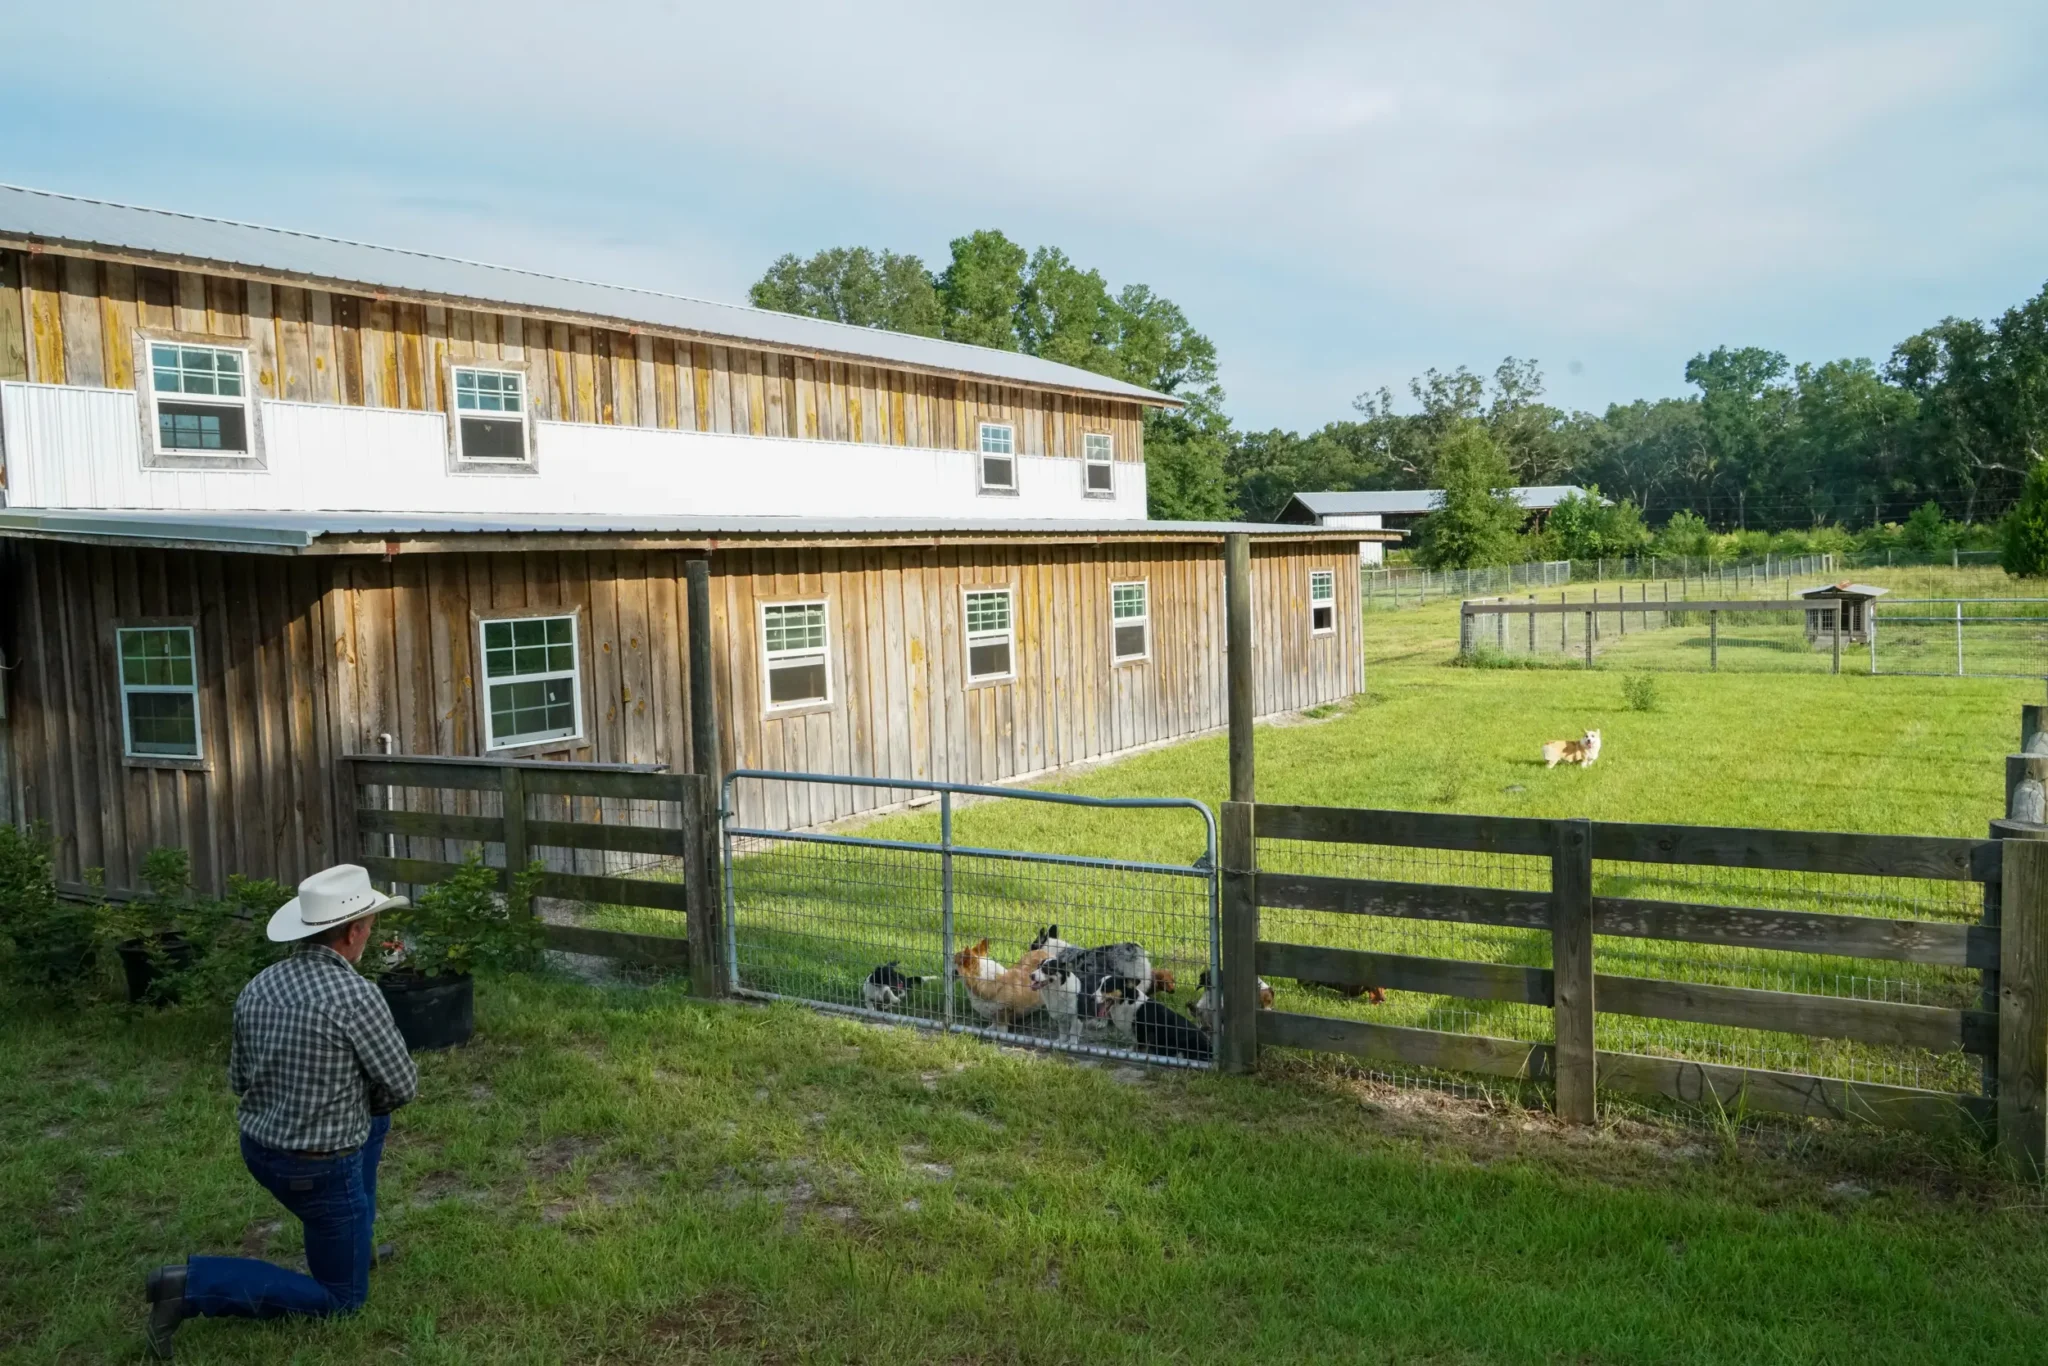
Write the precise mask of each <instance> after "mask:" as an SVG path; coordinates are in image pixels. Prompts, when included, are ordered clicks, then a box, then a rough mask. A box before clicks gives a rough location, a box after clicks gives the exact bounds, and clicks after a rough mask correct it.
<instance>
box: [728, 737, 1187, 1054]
mask: <svg viewBox="0 0 2048 1366" xmlns="http://www.w3.org/2000/svg"><path fill="white" fill-rule="evenodd" d="M737 783H748V784H783V785H789V784H823V785H859V786H866V787H870V788H891V789H900V790H902V791H905V792H908V793H915V794H918V795H919V796H920V797H921V798H923V799H924V800H926V801H929V800H931V799H933V798H935V799H936V805H937V807H938V812H939V838H938V839H937V840H935V841H934V840H918V839H902V838H884V837H881V836H880V835H873V834H862V835H839V834H832V833H827V832H823V831H816V830H809V831H803V830H775V829H766V828H760V827H749V826H745V825H741V824H739V823H737V822H736V821H735V820H734V819H733V818H732V817H731V815H730V814H728V817H727V823H726V826H725V831H724V850H725V887H726V934H727V945H726V952H727V955H728V962H727V971H728V974H729V980H730V982H731V983H732V986H733V989H734V990H735V991H736V992H737V993H738V994H740V995H744V996H754V997H758V998H764V999H777V1000H794V1001H800V1002H803V1003H805V1004H808V1005H811V1006H814V1007H817V1008H820V1009H824V1010H831V1011H836V1012H840V1013H847V1014H854V1015H858V1016H863V1017H866V1018H870V1019H876V1020H887V1021H891V1022H895V1023H904V1024H912V1025H919V1026H923V1027H927V1028H937V1029H944V1030H949V1031H953V1032H960V1033H970V1034H977V1035H981V1036H984V1037H989V1038H994V1039H998V1040H1000V1041H1003V1042H1008V1043H1014V1044H1025V1045H1031V1046H1041V1047H1051V1048H1059V1049H1064V1050H1068V1051H1074V1052H1081V1053H1088V1054H1095V1055H1100V1056H1107V1057H1118V1058H1126V1059H1131V1060H1136V1061H1144V1062H1153V1063H1162V1062H1163V1063H1173V1064H1179V1065H1197V1066H1207V1065H1210V1064H1211V1062H1212V1060H1213V1049H1212V1047H1211V1046H1210V1043H1209V1040H1208V1034H1207V1031H1206V1030H1204V1029H1203V1028H1202V1022H1201V1020H1200V1018H1199V1016H1200V1014H1201V1011H1200V1010H1199V1009H1197V1005H1198V1002H1199V1001H1200V998H1201V996H1202V986H1201V979H1202V978H1203V976H1204V974H1211V975H1212V976H1213V971H1214V969H1215V967H1216V964H1217V942H1216V933H1215V917H1216V873H1215V866H1216V858H1215V854H1216V846H1215V823H1214V820H1213V818H1212V817H1211V816H1210V814H1209V811H1208V809H1207V808H1206V807H1204V806H1203V805H1202V804H1201V803H1199V802H1196V801H1192V800H1186V799H1181V798H1093V797H1078V796H1072V795H1069V794H1065V793H1050V792H1036V791H1031V790H1027V789H1009V788H989V787H977V786H970V785H963V784H942V783H898V782H891V781H888V780H879V779H863V778H852V777H844V776H839V775H821V774H798V773H782V772H772V771H765V770H745V771H741V772H737V773H734V774H731V775H729V776H728V778H727V780H726V790H727V799H726V800H725V802H724V803H723V806H724V808H725V810H726V811H727V812H728V813H731V812H732V811H733V810H734V809H735V807H734V803H733V800H732V795H731V794H732V792H733V789H734V785H735V784H737ZM968 799H973V800H981V801H1007V802H1025V803H1039V804H1043V805H1046V806H1048V807H1051V808H1059V807H1067V808H1078V807H1088V808H1095V809H1097V810H1098V811H1102V810H1108V811H1117V810H1123V811H1128V812H1133V813H1135V812H1138V811H1143V810H1151V811H1166V812H1180V813H1184V814H1185V815H1186V817H1187V818H1188V820H1189V822H1190V823H1198V824H1199V834H1200V837H1201V840H1202V841H1203V843H1202V846H1201V847H1202V848H1203V849H1204V853H1203V854H1202V855H1201V856H1200V857H1199V858H1198V859H1197V861H1196V862H1195V863H1194V864H1191V865H1182V864H1171V863H1155V862H1145V861H1139V860H1132V859H1125V858H1113V857H1097V856H1087V855H1077V854H1053V853H1045V852H1037V851H1031V850H1025V849H1016V848H985V847H976V846H972V845H968V844H963V843H961V842H959V841H958V840H957V839H956V838H955V836H954V827H953V815H954V810H955V805H956V802H963V801H966V800H968ZM1053 930H1056V938H1055V939H1054V942H1052V943H1047V942H1046V941H1047V938H1048V931H1053ZM1063 945H1065V946H1070V947H1064V948H1063V947H1062V946H1063ZM1049 959H1057V960H1059V961H1062V962H1065V963H1067V964H1068V965H1069V966H1070V967H1071V968H1072V970H1073V971H1072V975H1071V976H1069V975H1066V974H1053V975H1051V976H1043V975H1042V976H1040V977H1039V978H1038V979H1036V980H1034V977H1033V969H1034V968H1037V967H1039V966H1041V965H1046V960H1049ZM1106 978H1109V979H1122V978H1130V979H1132V982H1137V983H1138V985H1137V986H1136V987H1133V985H1132V984H1131V983H1130V982H1120V981H1110V982H1107V983H1106V982H1105V980H1104V979H1106ZM1139 979H1142V981H1140V980H1139ZM1140 991H1142V993H1143V995H1144V996H1146V997H1147V998H1149V1001H1148V1004H1150V1005H1152V1006H1154V1007H1155V1009H1154V1010H1152V1011H1149V1012H1146V1013H1144V1014H1143V1015H1139V1014H1135V1013H1133V1011H1132V1010H1130V1009H1128V1008H1127V1009H1125V1010H1121V1011H1120V1010H1116V1009H1114V1008H1113V1006H1114V1005H1115V1004H1119V1003H1120V1004H1123V1005H1125V1006H1127V1007H1130V1006H1135V1005H1136V1004H1137V1002H1136V1001H1135V999H1134V998H1135V995H1136V994H1137V993H1138V992H1140ZM1162 1012H1171V1013H1172V1015H1173V1016H1176V1017H1178V1019H1179V1021H1180V1022H1181V1023H1180V1024H1175V1023H1173V1021H1171V1020H1169V1019H1168V1017H1167V1016H1166V1015H1165V1014H1164V1013H1162ZM1148 1022H1149V1023H1151V1024H1155V1025H1157V1026H1158V1028H1156V1029H1148V1028H1147V1027H1146V1026H1147V1023H1148Z"/></svg>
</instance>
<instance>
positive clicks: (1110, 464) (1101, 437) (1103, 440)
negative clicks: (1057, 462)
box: [1081, 432, 1116, 498]
mask: <svg viewBox="0 0 2048 1366" xmlns="http://www.w3.org/2000/svg"><path fill="white" fill-rule="evenodd" d="M1081 494H1082V496H1083V497H1086V498H1114V497H1116V442H1115V441H1114V440H1113V439H1112V438H1111V436H1110V434H1109V433H1108V432H1086V433H1083V434H1082V437H1081Z"/></svg>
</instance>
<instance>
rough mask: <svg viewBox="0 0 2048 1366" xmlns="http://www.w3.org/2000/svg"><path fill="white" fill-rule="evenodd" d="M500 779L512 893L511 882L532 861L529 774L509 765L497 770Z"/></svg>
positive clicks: (509, 883)
mask: <svg viewBox="0 0 2048 1366" xmlns="http://www.w3.org/2000/svg"><path fill="white" fill-rule="evenodd" d="M498 779H499V783H500V791H501V792H502V793H503V794H504V795H503V798H502V800H503V803H504V807H505V886H506V889H507V890H510V889H511V886H512V879H513V878H515V877H518V876H519V875H520V874H521V873H523V872H525V871H526V865H527V864H528V863H529V862H531V861H532V859H533V855H532V854H531V853H529V852H528V851H527V847H526V771H525V770H524V769H522V768H520V767H519V765H517V764H507V765H505V767H503V768H502V769H500V770H498Z"/></svg>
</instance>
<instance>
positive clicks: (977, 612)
mask: <svg viewBox="0 0 2048 1366" xmlns="http://www.w3.org/2000/svg"><path fill="white" fill-rule="evenodd" d="M966 611H967V681H968V682H969V683H979V682H981V681H983V680H984V679H990V678H1010V677H1013V676H1015V674H1016V672H1017V667H1016V660H1015V658H1014V648H1013V647H1014V645H1015V643H1016V632H1015V630H1014V628H1013V626H1012V621H1011V616H1010V590H1009V589H1007V588H970V589H967V590H966Z"/></svg>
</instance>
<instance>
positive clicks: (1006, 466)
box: [981, 455, 1017, 489]
mask: <svg viewBox="0 0 2048 1366" xmlns="http://www.w3.org/2000/svg"><path fill="white" fill-rule="evenodd" d="M1015 468H1016V467H1015V465H1014V464H1013V462H1012V461H1011V460H1010V458H1009V457H1008V456H1005V455H985V456H983V457H982V458H981V486H982V487H983V488H989V489H1007V488H1014V487H1016V483H1017V476H1016V473H1015Z"/></svg>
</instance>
